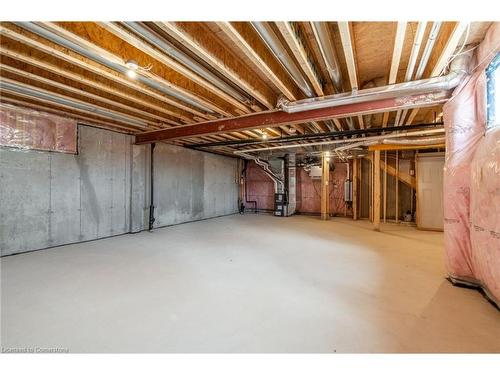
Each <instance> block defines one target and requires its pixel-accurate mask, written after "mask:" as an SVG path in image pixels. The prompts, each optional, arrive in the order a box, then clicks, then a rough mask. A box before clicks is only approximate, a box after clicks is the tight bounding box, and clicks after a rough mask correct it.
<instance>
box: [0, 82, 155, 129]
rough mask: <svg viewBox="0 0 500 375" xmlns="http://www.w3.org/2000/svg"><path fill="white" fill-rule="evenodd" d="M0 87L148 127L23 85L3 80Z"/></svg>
mask: <svg viewBox="0 0 500 375" xmlns="http://www.w3.org/2000/svg"><path fill="white" fill-rule="evenodd" d="M0 87H1V88H2V90H4V91H6V92H11V93H14V94H19V95H25V96H28V97H32V98H37V99H41V100H45V101H49V102H51V103H55V104H59V105H64V106H67V107H71V108H74V109H77V110H78V109H79V110H82V111H86V112H91V113H95V114H96V115H100V116H104V117H107V118H110V119H112V120H116V121H120V122H124V123H126V124H131V125H135V126H138V127H141V128H147V127H148V124H147V123H146V122H143V121H139V120H137V119H134V118H132V117H129V116H127V115H125V114H119V113H114V112H109V111H106V110H104V109H101V108H98V107H96V106H93V105H92V104H84V103H80V102H77V101H74V100H70V99H65V98H61V97H59V96H56V95H52V94H49V93H46V92H43V91H40V90H37V89H35V88H32V87H26V86H24V85H20V84H16V83H14V82H7V81H5V79H2V81H0Z"/></svg>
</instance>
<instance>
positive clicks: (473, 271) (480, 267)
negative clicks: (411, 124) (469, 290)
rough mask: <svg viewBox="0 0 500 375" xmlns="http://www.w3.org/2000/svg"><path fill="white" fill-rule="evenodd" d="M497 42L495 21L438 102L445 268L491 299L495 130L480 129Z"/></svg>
mask: <svg viewBox="0 0 500 375" xmlns="http://www.w3.org/2000/svg"><path fill="white" fill-rule="evenodd" d="M499 42H500V25H499V23H492V26H491V27H490V29H489V30H488V32H487V33H486V36H485V39H484V40H483V42H482V43H481V44H480V46H479V47H478V48H477V50H476V51H475V56H474V59H473V62H472V68H473V70H472V72H471V76H470V77H468V78H467V79H466V80H465V82H464V83H463V84H462V85H460V86H459V87H458V88H457V89H455V92H454V94H453V97H452V99H451V100H450V101H448V103H446V104H445V106H444V122H445V127H446V160H445V169H444V221H445V222H444V235H445V236H444V239H445V243H444V244H445V252H446V258H447V264H448V271H449V274H450V276H451V277H452V278H453V279H454V280H458V281H465V282H469V283H473V284H477V285H481V286H483V287H484V288H485V289H486V290H488V291H489V292H490V293H491V294H493V295H494V297H495V298H496V299H497V300H498V299H499V297H500V295H499V294H500V293H499V291H498V285H499V282H500V275H499V272H498V269H499V267H498V264H499V263H498V262H499V260H498V259H499V256H500V253H499V251H498V239H497V238H496V233H498V213H497V211H498V191H499V178H498V176H499V170H498V151H497V150H498V133H497V132H496V131H489V132H486V133H485V129H486V120H487V119H486V106H487V103H486V74H485V68H486V67H487V66H488V64H489V63H490V62H491V60H492V59H493V58H494V57H495V56H496V54H498V53H499V49H500V47H499ZM483 210H484V211H483ZM492 210H494V211H492ZM486 232H488V233H489V237H488V233H486Z"/></svg>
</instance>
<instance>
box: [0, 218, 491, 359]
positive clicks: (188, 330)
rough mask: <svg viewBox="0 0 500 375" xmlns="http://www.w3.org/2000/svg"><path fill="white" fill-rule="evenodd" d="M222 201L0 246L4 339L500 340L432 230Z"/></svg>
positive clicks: (487, 310)
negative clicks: (127, 224) (45, 241)
mask: <svg viewBox="0 0 500 375" xmlns="http://www.w3.org/2000/svg"><path fill="white" fill-rule="evenodd" d="M382 231H383V232H382V233H377V232H374V231H373V230H372V229H371V225H370V223H369V222H366V221H358V222H353V221H351V220H349V219H345V218H340V219H339V218H334V219H332V220H331V221H328V222H322V221H320V220H319V219H318V218H317V217H306V216H294V217H290V218H278V217H272V216H268V215H253V214H248V215H233V216H226V217H220V218H216V219H210V220H205V221H199V222H194V223H189V224H183V225H178V226H173V227H168V228H162V229H158V230H156V231H155V232H154V233H147V232H143V233H139V234H130V235H124V236H119V237H114V238H108V239H104V240H98V241H93V242H87V243H80V244H74V245H68V246H63V247H59V248H53V249H48V250H42V251H37V252H33V253H28V254H22V255H15V256H10V257H5V258H2V259H1V270H2V275H1V281H2V286H1V292H2V301H1V302H2V306H1V312H2V317H1V323H2V324H1V328H2V332H1V335H2V336H1V338H2V347H3V349H4V350H5V349H6V348H36V347H40V348H62V349H68V350H69V351H70V352H327V353H332V352H436V351H437V352H500V313H499V312H498V310H496V309H495V308H494V307H493V306H492V305H491V304H489V303H488V302H487V301H486V300H485V299H484V298H483V297H482V296H481V295H480V294H479V293H478V292H476V291H474V290H469V289H463V288H457V287H453V286H452V285H451V284H450V283H449V282H448V281H446V280H445V274H446V271H445V266H444V257H443V245H442V242H443V240H442V238H443V236H442V234H441V233H436V232H423V231H417V230H416V229H414V228H410V227H407V226H405V225H395V224H386V225H383V226H382Z"/></svg>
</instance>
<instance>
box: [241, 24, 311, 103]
mask: <svg viewBox="0 0 500 375" xmlns="http://www.w3.org/2000/svg"><path fill="white" fill-rule="evenodd" d="M251 24H252V26H253V27H254V29H255V30H256V31H257V33H258V34H259V35H260V37H261V38H262V39H263V40H264V42H265V43H266V44H267V46H268V47H269V48H270V49H271V51H272V52H273V53H274V55H275V56H276V57H277V59H278V60H279V61H280V62H281V64H282V65H283V66H284V67H285V69H286V70H287V71H288V73H289V74H290V76H291V77H292V79H293V80H294V82H295V83H296V84H297V86H298V87H299V88H300V90H301V91H302V92H303V93H304V94H305V95H306V96H307V97H309V98H312V97H313V96H314V91H313V89H312V88H311V86H310V85H309V83H308V82H307V80H306V79H305V78H304V76H303V75H302V73H301V71H300V69H299V68H298V67H297V65H296V64H295V62H294V61H293V59H292V57H291V56H290V54H289V53H288V52H287V50H286V48H285V47H284V46H283V44H282V43H281V41H280V40H279V38H278V36H277V35H276V33H275V32H274V30H273V29H272V28H271V26H270V25H269V24H268V23H266V22H251Z"/></svg>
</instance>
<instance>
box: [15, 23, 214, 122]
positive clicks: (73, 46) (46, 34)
mask: <svg viewBox="0 0 500 375" xmlns="http://www.w3.org/2000/svg"><path fill="white" fill-rule="evenodd" d="M14 23H15V24H16V25H17V26H19V27H22V28H23V29H25V30H28V31H30V32H32V33H34V34H37V35H39V36H41V37H43V38H45V39H47V40H50V41H51V42H53V43H56V44H58V45H61V46H63V47H65V48H68V49H70V50H72V51H74V52H76V53H78V54H80V55H82V56H85V57H86V58H88V59H90V60H93V61H95V62H98V63H99V64H102V65H104V66H107V67H108V68H110V69H112V70H114V71H117V72H119V73H121V74H124V75H125V74H127V71H128V68H127V67H126V66H125V63H122V64H120V63H117V62H114V61H110V60H109V59H107V58H105V57H103V56H101V55H99V54H98V53H96V52H93V51H90V50H88V49H87V48H85V47H82V46H80V45H78V44H77V43H74V42H72V41H70V40H67V39H66V38H64V37H62V36H60V35H57V34H56V33H54V32H52V31H50V30H47V29H45V28H43V27H42V26H40V25H37V24H36V23H33V22H14ZM136 80H137V81H138V82H140V83H143V84H145V85H146V86H149V87H152V88H154V89H156V90H158V91H160V92H162V93H164V94H166V95H168V96H172V97H174V98H176V99H178V100H181V101H183V102H185V103H188V104H190V105H192V106H193V107H196V108H198V109H201V110H202V111H205V112H208V113H214V111H212V110H211V109H210V108H206V107H205V106H203V105H201V104H199V103H198V102H196V101H195V100H193V99H191V98H188V97H186V96H185V95H183V94H182V93H179V92H177V91H176V90H173V89H171V88H169V87H166V86H164V85H161V84H159V83H157V82H155V81H154V80H152V79H149V78H148V77H144V76H142V75H140V74H138V75H137V78H136Z"/></svg>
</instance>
